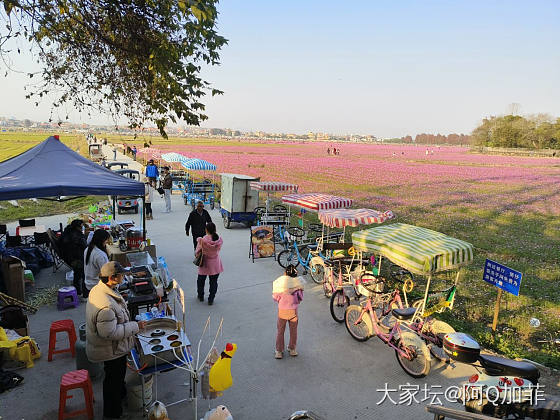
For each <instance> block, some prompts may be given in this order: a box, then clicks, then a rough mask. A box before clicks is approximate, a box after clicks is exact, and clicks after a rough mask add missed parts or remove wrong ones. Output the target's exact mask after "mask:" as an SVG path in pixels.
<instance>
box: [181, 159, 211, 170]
mask: <svg viewBox="0 0 560 420" xmlns="http://www.w3.org/2000/svg"><path fill="white" fill-rule="evenodd" d="M181 165H183V166H184V167H185V168H186V169H188V170H191V171H215V170H216V165H214V164H213V163H210V162H208V161H206V160H203V159H196V158H191V159H187V160H183V161H181Z"/></svg>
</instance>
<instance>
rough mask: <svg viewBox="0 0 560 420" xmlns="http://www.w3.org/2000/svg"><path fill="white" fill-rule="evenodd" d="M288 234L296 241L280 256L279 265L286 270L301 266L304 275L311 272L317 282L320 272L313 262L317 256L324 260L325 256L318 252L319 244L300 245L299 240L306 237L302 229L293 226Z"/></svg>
mask: <svg viewBox="0 0 560 420" xmlns="http://www.w3.org/2000/svg"><path fill="white" fill-rule="evenodd" d="M287 232H288V233H289V234H290V235H291V236H293V237H294V238H295V239H294V241H293V243H292V245H291V246H290V247H289V248H288V249H286V250H284V251H282V252H280V253H279V254H278V258H277V261H278V264H279V265H280V267H282V268H286V267H287V266H288V265H290V264H292V265H293V266H295V267H298V266H299V265H300V264H301V265H302V267H303V274H304V275H306V274H307V273H308V271H309V272H310V274H311V277H312V278H313V280H314V281H316V280H315V276H318V275H320V272H319V271H318V270H317V267H318V265H314V264H312V263H311V261H312V258H313V257H315V256H318V257H321V258H322V259H324V258H325V257H324V255H323V254H322V253H321V252H320V251H318V250H317V244H310V243H301V244H298V238H303V237H304V235H305V232H304V230H303V229H302V228H300V227H296V226H291V227H289V228H288V229H287Z"/></svg>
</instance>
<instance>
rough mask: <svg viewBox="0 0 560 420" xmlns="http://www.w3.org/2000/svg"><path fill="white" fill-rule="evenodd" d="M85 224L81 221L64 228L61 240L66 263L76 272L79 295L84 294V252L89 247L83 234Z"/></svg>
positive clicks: (77, 220)
mask: <svg viewBox="0 0 560 420" xmlns="http://www.w3.org/2000/svg"><path fill="white" fill-rule="evenodd" d="M82 228H83V222H82V221H81V220H80V219H76V220H72V222H71V223H70V224H69V225H68V226H66V228H64V232H62V237H61V238H60V243H61V248H62V249H61V251H62V256H63V258H64V261H65V262H67V263H68V265H69V266H70V267H72V270H74V281H73V284H74V287H75V288H76V291H77V292H78V294H79V295H80V294H82V281H83V279H84V250H85V249H86V247H87V244H86V237H85V235H84V233H83V232H82Z"/></svg>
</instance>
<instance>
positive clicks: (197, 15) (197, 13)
mask: <svg viewBox="0 0 560 420" xmlns="http://www.w3.org/2000/svg"><path fill="white" fill-rule="evenodd" d="M191 12H192V14H193V15H194V17H195V18H196V19H197V20H198V21H199V22H202V21H203V20H205V19H206V13H204V12H203V11H202V10H200V9H199V8H198V7H196V6H191Z"/></svg>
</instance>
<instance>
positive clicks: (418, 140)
mask: <svg viewBox="0 0 560 420" xmlns="http://www.w3.org/2000/svg"><path fill="white" fill-rule="evenodd" d="M398 140H399V141H400V142H401V143H405V144H452V145H455V146H461V145H467V144H470V136H469V135H467V134H454V133H453V134H449V135H447V136H445V135H443V134H425V133H422V134H417V135H416V136H415V137H414V138H413V137H412V136H404V137H401V138H400V139H398Z"/></svg>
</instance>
